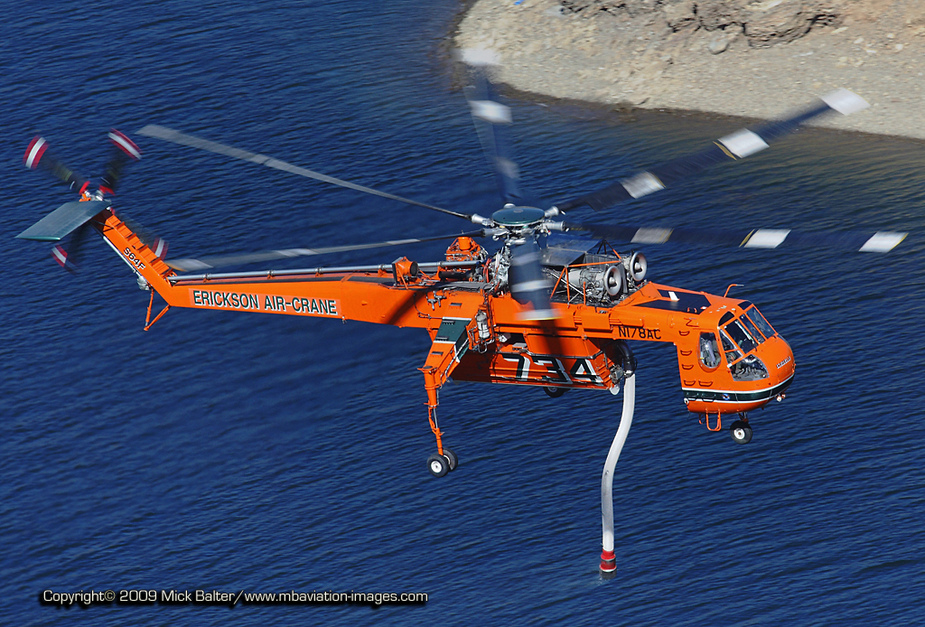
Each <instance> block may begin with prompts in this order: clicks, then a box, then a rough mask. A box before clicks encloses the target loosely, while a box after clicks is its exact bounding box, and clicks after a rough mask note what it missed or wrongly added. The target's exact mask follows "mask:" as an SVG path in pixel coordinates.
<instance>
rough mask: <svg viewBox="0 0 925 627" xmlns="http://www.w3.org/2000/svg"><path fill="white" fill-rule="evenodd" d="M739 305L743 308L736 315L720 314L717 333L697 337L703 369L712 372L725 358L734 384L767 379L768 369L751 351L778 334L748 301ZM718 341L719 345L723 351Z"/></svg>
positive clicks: (703, 333) (707, 332)
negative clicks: (735, 382) (734, 381)
mask: <svg viewBox="0 0 925 627" xmlns="http://www.w3.org/2000/svg"><path fill="white" fill-rule="evenodd" d="M740 306H741V308H742V309H741V310H739V311H740V313H738V314H734V313H733V312H731V311H728V312H726V313H725V314H723V316H722V317H721V318H720V320H719V324H718V328H717V331H716V332H713V331H705V332H702V333H701V334H700V362H701V364H702V365H703V367H704V368H706V369H708V370H713V369H715V368H718V367H719V366H720V364H721V363H722V360H723V359H725V360H726V365H727V367H728V368H729V371H730V373H731V374H732V378H733V379H734V380H736V381H759V380H761V379H767V378H768V369H767V367H766V366H765V364H764V363H763V362H762V361H761V359H760V358H759V357H758V356H757V355H756V354H755V353H754V351H755V349H756V348H757V347H758V346H760V345H761V344H763V343H764V342H766V341H767V340H768V339H770V338H771V337H774V336H776V335H777V332H776V331H774V329H773V328H772V327H771V325H770V324H769V323H768V321H767V320H766V319H765V317H764V316H763V315H761V312H760V311H758V308H757V307H755V306H754V305H752V304H751V303H749V302H747V301H744V302H742V303H741V305H740ZM737 309H738V308H737ZM743 310H744V311H743ZM717 335H718V336H719V341H717ZM718 342H721V343H722V351H720V349H719V343H718Z"/></svg>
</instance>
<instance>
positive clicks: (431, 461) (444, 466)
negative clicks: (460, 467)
mask: <svg viewBox="0 0 925 627" xmlns="http://www.w3.org/2000/svg"><path fill="white" fill-rule="evenodd" d="M427 470H429V471H430V474H432V475H433V476H435V477H442V476H443V475H445V474H446V473H448V472H450V461H449V460H448V459H447V458H446V457H444V456H443V455H440V454H439V453H434V454H433V455H431V456H430V457H428V458H427Z"/></svg>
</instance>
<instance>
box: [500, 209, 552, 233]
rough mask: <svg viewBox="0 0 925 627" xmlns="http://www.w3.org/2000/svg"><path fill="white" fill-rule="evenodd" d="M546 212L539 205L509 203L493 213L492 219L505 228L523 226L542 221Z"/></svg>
mask: <svg viewBox="0 0 925 627" xmlns="http://www.w3.org/2000/svg"><path fill="white" fill-rule="evenodd" d="M545 218H546V212H545V211H543V210H542V209H538V208H537V207H515V206H513V205H507V206H505V207H504V209H499V210H498V211H495V212H494V213H493V214H491V219H492V221H493V222H494V223H495V224H497V225H498V226H501V227H505V228H513V229H516V228H523V227H529V226H534V225H537V224H539V223H541V222H542V221H543V220H544V219H545Z"/></svg>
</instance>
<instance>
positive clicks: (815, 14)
mask: <svg viewBox="0 0 925 627" xmlns="http://www.w3.org/2000/svg"><path fill="white" fill-rule="evenodd" d="M454 44H455V46H456V47H459V48H471V47H477V48H490V49H492V50H494V51H495V52H496V53H498V54H499V55H500V58H501V67H500V68H499V76H498V77H497V78H498V79H499V80H500V81H501V82H503V83H506V84H508V85H510V86H511V87H514V88H515V89H518V90H521V91H526V92H532V93H537V94H543V95H546V96H552V97H556V98H569V99H579V100H586V101H591V102H598V103H603V104H606V105H613V106H615V107H627V106H629V107H642V108H649V109H680V110H695V111H708V112H714V113H721V114H727V115H737V116H744V117H751V118H775V117H779V116H780V115H781V114H782V113H785V112H787V111H789V110H791V109H793V108H795V107H800V106H802V105H804V104H807V103H808V102H810V101H811V99H812V97H813V96H817V95H821V94H825V93H827V92H829V91H832V90H834V89H836V88H838V87H846V88H848V89H850V90H852V91H854V92H856V93H857V94H859V95H860V96H862V97H863V98H865V99H866V100H867V101H868V102H869V103H870V104H871V108H870V109H868V110H866V111H862V112H860V113H857V114H855V115H853V116H850V117H841V116H839V117H838V118H837V119H836V118H830V119H828V120H825V121H823V122H822V123H821V125H823V126H831V127H836V128H842V129H849V130H855V131H863V132H868V133H880V134H886V135H899V136H905V137H914V138H918V139H925V2H921V1H920V0H762V1H752V0H520V1H518V0H476V2H474V4H473V5H472V6H471V7H470V8H469V10H468V11H467V13H466V15H465V16H464V17H463V19H462V20H461V22H460V23H459V26H458V29H457V33H456V36H455V42H454Z"/></svg>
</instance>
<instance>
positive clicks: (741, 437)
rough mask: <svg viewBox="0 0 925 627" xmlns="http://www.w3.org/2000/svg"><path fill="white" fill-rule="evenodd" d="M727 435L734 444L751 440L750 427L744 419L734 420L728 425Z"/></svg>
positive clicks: (746, 442)
mask: <svg viewBox="0 0 925 627" xmlns="http://www.w3.org/2000/svg"><path fill="white" fill-rule="evenodd" d="M729 436H730V437H731V438H732V439H733V440H734V441H735V442H736V444H748V443H749V442H751V441H752V428H751V425H749V424H748V422H747V421H745V420H736V421H735V422H734V423H732V426H731V427H729Z"/></svg>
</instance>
